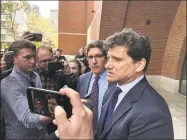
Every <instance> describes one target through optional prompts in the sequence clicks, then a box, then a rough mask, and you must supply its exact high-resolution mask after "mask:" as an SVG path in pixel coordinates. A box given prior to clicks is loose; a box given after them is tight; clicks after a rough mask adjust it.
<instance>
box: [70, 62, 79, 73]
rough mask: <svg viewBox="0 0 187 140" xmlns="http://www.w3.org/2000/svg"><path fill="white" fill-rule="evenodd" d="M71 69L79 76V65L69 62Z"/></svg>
mask: <svg viewBox="0 0 187 140" xmlns="http://www.w3.org/2000/svg"><path fill="white" fill-rule="evenodd" d="M69 67H70V70H71V71H72V73H74V74H77V73H78V65H77V63H75V62H69Z"/></svg>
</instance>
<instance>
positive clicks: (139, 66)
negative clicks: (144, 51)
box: [136, 58, 146, 72]
mask: <svg viewBox="0 0 187 140" xmlns="http://www.w3.org/2000/svg"><path fill="white" fill-rule="evenodd" d="M145 65H146V60H145V58H141V59H140V60H139V61H137V63H136V72H141V71H143V69H144V68H145Z"/></svg>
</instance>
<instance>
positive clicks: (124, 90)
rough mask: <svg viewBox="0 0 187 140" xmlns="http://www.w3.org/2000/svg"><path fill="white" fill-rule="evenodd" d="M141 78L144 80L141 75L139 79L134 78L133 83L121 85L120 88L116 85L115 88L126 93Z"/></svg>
mask: <svg viewBox="0 0 187 140" xmlns="http://www.w3.org/2000/svg"><path fill="white" fill-rule="evenodd" d="M143 78H144V75H141V76H140V77H138V78H136V79H135V80H134V81H132V82H130V83H127V84H123V85H121V86H120V85H119V84H117V87H119V88H120V89H121V90H122V91H123V92H125V93H127V92H128V91H129V90H130V89H131V88H132V87H134V86H135V85H136V84H137V83H138V82H139V81H140V80H142V79H143Z"/></svg>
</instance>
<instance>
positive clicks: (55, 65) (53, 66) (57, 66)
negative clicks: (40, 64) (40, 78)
mask: <svg viewBox="0 0 187 140" xmlns="http://www.w3.org/2000/svg"><path fill="white" fill-rule="evenodd" d="M63 68H64V65H63V62H48V71H49V72H53V71H56V70H61V69H63Z"/></svg>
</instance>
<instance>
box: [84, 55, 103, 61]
mask: <svg viewBox="0 0 187 140" xmlns="http://www.w3.org/2000/svg"><path fill="white" fill-rule="evenodd" d="M103 56H104V55H103V54H97V55H95V56H87V59H88V61H91V60H93V58H95V59H96V60H101V59H102V58H103Z"/></svg>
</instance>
